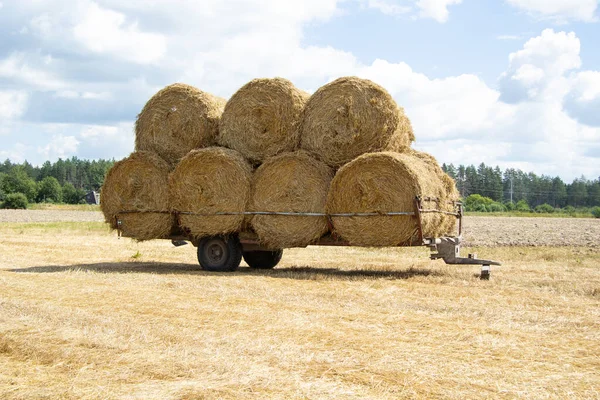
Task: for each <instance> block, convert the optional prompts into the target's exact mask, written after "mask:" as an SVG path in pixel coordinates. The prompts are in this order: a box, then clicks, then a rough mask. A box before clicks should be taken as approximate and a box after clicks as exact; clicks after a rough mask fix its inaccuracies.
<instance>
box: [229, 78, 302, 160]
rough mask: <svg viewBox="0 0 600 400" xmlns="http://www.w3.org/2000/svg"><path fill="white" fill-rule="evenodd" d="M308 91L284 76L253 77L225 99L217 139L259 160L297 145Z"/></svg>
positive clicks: (292, 148) (295, 147)
mask: <svg viewBox="0 0 600 400" xmlns="http://www.w3.org/2000/svg"><path fill="white" fill-rule="evenodd" d="M308 97H309V95H308V93H305V92H303V91H301V90H299V89H297V88H296V87H295V86H294V85H293V84H292V82H290V81H288V80H287V79H283V78H273V79H268V78H262V79H254V80H252V81H250V82H249V83H247V84H246V85H244V86H242V88H241V89H239V90H238V91H237V92H236V93H235V94H234V95H233V96H232V97H231V98H230V99H229V101H228V102H227V105H226V106H225V111H224V112H223V117H222V119H221V123H220V129H219V136H218V143H219V145H220V146H225V147H228V148H230V149H234V150H237V151H239V152H240V153H242V155H244V156H245V157H246V158H248V159H250V160H252V161H253V162H256V163H260V162H262V161H264V160H265V159H267V158H268V157H272V156H275V155H277V154H279V153H282V152H288V151H294V150H296V149H297V148H298V145H299V140H300V137H299V134H300V132H299V130H298V126H297V125H298V123H299V120H300V114H301V112H302V110H303V109H304V104H305V103H306V101H307V100H308Z"/></svg>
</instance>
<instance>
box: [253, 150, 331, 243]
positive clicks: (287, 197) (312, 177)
mask: <svg viewBox="0 0 600 400" xmlns="http://www.w3.org/2000/svg"><path fill="white" fill-rule="evenodd" d="M332 178H333V171H332V170H331V169H330V168H329V167H328V166H327V165H326V164H324V163H323V162H321V161H317V160H316V159H314V158H313V157H311V156H310V155H309V154H308V153H306V152H304V151H298V152H294V153H283V154H280V155H278V156H276V157H273V158H270V159H268V160H267V161H266V162H265V163H264V164H262V165H261V166H260V167H259V168H258V169H257V170H256V171H255V173H254V177H253V185H252V200H251V203H250V204H251V206H250V210H251V211H279V212H315V213H325V203H326V201H327V191H328V190H329V183H330V182H331V179H332ZM252 227H253V228H254V231H255V232H256V233H257V234H258V237H259V240H260V242H261V243H262V244H263V245H265V246H266V247H269V248H272V249H283V248H286V247H304V246H307V245H309V244H310V243H313V242H314V241H316V240H317V239H319V238H320V237H321V236H323V235H324V234H325V233H326V232H327V230H328V224H327V217H324V216H323V217H313V216H277V215H255V216H253V217H252Z"/></svg>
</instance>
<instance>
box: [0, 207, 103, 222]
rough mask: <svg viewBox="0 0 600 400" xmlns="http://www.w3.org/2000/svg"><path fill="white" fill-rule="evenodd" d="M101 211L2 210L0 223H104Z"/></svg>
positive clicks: (0, 211)
mask: <svg viewBox="0 0 600 400" xmlns="http://www.w3.org/2000/svg"><path fill="white" fill-rule="evenodd" d="M102 221H104V215H103V214H102V212H100V211H74V210H69V211H62V210H1V209H0V223H5V222H102Z"/></svg>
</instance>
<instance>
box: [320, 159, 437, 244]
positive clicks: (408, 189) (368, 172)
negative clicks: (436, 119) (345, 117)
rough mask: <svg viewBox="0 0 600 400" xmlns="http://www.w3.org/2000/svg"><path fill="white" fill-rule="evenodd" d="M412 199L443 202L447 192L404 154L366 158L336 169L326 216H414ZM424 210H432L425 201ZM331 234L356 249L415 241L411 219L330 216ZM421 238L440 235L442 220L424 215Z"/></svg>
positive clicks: (425, 168)
mask: <svg viewBox="0 0 600 400" xmlns="http://www.w3.org/2000/svg"><path fill="white" fill-rule="evenodd" d="M416 196H421V197H423V198H424V197H434V198H439V199H440V200H441V201H443V200H444V196H445V188H444V186H443V183H442V182H441V181H440V179H439V177H438V175H436V174H435V173H432V172H431V167H430V166H429V165H428V163H427V162H425V161H423V160H422V159H420V158H418V157H416V156H414V155H411V154H406V153H393V152H382V153H370V154H364V155H362V156H360V157H358V158H356V159H355V160H353V161H351V162H350V163H348V164H346V165H344V166H343V167H342V168H340V169H339V170H338V172H337V173H336V175H335V177H334V178H333V181H332V182H331V186H330V189H329V194H328V198H327V212H328V213H329V214H337V213H358V212H375V213H383V212H414V201H415V197H416ZM422 206H423V208H425V209H431V208H436V204H435V202H432V201H424V202H423V204H422ZM332 219H333V226H334V228H335V231H336V232H337V233H338V234H339V235H340V236H341V237H342V238H344V239H346V240H347V241H348V242H350V244H352V245H357V246H374V247H378V246H395V245H398V244H402V243H404V242H407V241H409V240H411V239H412V238H415V237H417V236H416V235H417V231H418V225H417V221H416V219H415V218H414V217H413V216H405V215H400V216H383V215H382V216H353V217H341V216H340V217H332ZM421 221H422V229H423V235H424V236H425V237H431V236H438V235H439V233H440V229H441V225H440V224H441V222H442V216H441V215H440V214H438V213H425V214H422V217H421Z"/></svg>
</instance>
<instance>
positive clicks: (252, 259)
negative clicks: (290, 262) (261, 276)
mask: <svg viewBox="0 0 600 400" xmlns="http://www.w3.org/2000/svg"><path fill="white" fill-rule="evenodd" d="M282 255H283V250H275V251H265V250H261V251H244V261H246V263H247V264H248V265H249V266H250V268H256V269H273V268H275V266H276V265H277V264H278V263H279V261H281V256H282Z"/></svg>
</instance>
